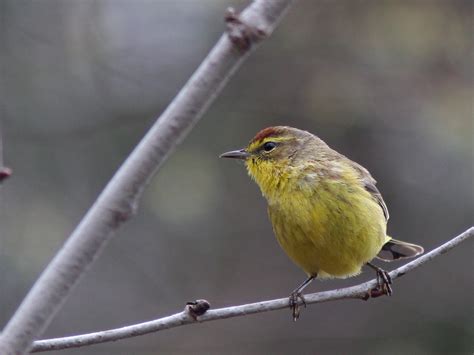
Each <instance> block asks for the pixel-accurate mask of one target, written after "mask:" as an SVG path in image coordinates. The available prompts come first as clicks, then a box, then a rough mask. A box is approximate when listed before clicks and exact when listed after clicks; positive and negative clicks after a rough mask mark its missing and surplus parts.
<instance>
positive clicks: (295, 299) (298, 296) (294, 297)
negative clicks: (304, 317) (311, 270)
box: [289, 275, 316, 322]
mask: <svg viewBox="0 0 474 355" xmlns="http://www.w3.org/2000/svg"><path fill="white" fill-rule="evenodd" d="M315 278H316V275H313V276H310V277H308V278H307V279H306V280H304V282H303V283H302V284H301V285H299V286H298V287H297V288H295V289H294V290H293V292H292V293H291V294H290V297H289V303H290V308H291V311H292V314H293V320H294V321H295V322H296V320H297V319H298V318H299V316H300V305H299V302H300V301H301V303H302V304H303V306H305V307H306V301H305V299H304V296H303V294H302V293H301V292H302V291H303V290H304V289H305V287H306V286H308V285H309V284H310V283H311V281H313V280H314V279H315Z"/></svg>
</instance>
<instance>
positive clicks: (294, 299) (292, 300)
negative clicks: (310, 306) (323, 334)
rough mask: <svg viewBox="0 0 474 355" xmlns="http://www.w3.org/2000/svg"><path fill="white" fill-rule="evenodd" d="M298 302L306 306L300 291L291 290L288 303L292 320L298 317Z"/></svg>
mask: <svg viewBox="0 0 474 355" xmlns="http://www.w3.org/2000/svg"><path fill="white" fill-rule="evenodd" d="M300 303H301V305H303V306H304V308H306V300H305V298H304V296H303V294H302V293H301V292H293V293H292V294H291V295H290V297H289V304H290V309H291V313H292V315H293V321H295V322H296V321H297V320H298V318H299V317H300Z"/></svg>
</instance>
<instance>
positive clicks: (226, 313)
mask: <svg viewBox="0 0 474 355" xmlns="http://www.w3.org/2000/svg"><path fill="white" fill-rule="evenodd" d="M473 236H474V227H471V228H469V229H468V230H466V231H465V232H463V233H461V234H460V235H458V236H457V237H455V238H453V239H451V240H450V241H448V242H446V243H444V244H443V245H441V246H440V247H438V248H436V249H434V250H432V251H430V252H429V253H426V254H425V255H422V256H420V257H419V258H418V259H416V260H413V261H412V262H409V263H407V264H405V265H403V266H400V267H399V268H398V269H395V270H393V271H391V272H390V276H391V277H392V279H396V278H398V277H401V276H403V275H405V274H406V273H407V272H409V271H411V270H414V269H416V268H418V267H420V266H422V265H423V264H425V263H427V262H428V261H430V260H432V259H434V258H436V257H438V256H440V255H442V254H444V253H446V252H447V251H449V250H451V249H452V248H454V247H455V246H457V245H459V244H460V243H462V242H464V241H466V240H468V239H469V238H472V237H473ZM375 285H376V280H371V281H368V282H364V283H362V284H360V285H357V286H352V287H347V288H342V289H338V290H332V291H326V292H318V293H312V294H308V295H305V301H306V303H307V304H312V303H321V302H328V301H337V300H343V299H354V298H355V299H364V300H366V299H368V298H367V296H368V295H369V293H370V291H371V290H372V289H373V287H374V286H375ZM197 302H202V303H204V305H205V302H206V301H203V300H199V301H197ZM283 308H288V298H280V299H276V300H271V301H263V302H257V303H250V304H245V305H241V306H234V307H226V308H219V309H214V310H209V311H207V312H205V313H204V314H203V315H201V316H195V315H193V314H190V312H189V311H188V309H187V308H186V309H185V310H184V311H183V312H180V313H176V314H173V315H171V316H168V317H164V318H160V319H156V320H152V321H149V322H144V323H140V324H134V325H130V326H126V327H122V328H117V329H110V330H105V331H100V332H96V333H89V334H83V335H76V336H70V337H65V338H55V339H47V340H40V341H36V342H34V346H33V349H32V352H41V351H48V350H60V349H68V348H78V347H82V346H87V345H92V344H99V343H105V342H110V341H116V340H120V339H125V338H132V337H136V336H140V335H144V334H148V333H154V332H158V331H160V330H165V329H170V328H175V327H179V326H182V325H187V324H194V323H201V322H208V321H212V320H218V319H225V318H233V317H242V316H246V315H249V314H254V313H262V312H268V311H275V310H278V309H283Z"/></svg>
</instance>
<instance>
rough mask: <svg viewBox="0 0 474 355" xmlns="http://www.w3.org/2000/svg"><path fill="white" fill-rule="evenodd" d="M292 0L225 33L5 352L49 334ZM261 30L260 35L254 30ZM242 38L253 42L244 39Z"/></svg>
mask: <svg viewBox="0 0 474 355" xmlns="http://www.w3.org/2000/svg"><path fill="white" fill-rule="evenodd" d="M291 2H292V0H257V1H254V2H252V4H251V5H249V6H248V7H247V8H246V9H245V10H244V11H243V12H242V13H241V14H240V15H239V16H238V19H237V18H235V19H234V20H235V21H234V22H233V24H228V26H230V27H229V28H228V31H229V32H232V36H228V35H227V34H224V35H222V37H221V38H220V39H219V41H218V42H217V43H216V45H215V46H214V48H213V49H212V50H211V52H210V53H209V55H208V56H207V57H206V58H205V60H204V61H203V62H202V64H201V65H200V66H199V68H198V69H197V70H196V72H195V73H194V74H193V75H192V76H191V78H190V79H189V81H188V82H187V83H186V85H185V86H184V87H183V88H182V89H181V91H180V92H179V93H178V95H177V96H176V97H175V98H174V100H173V101H172V102H171V104H170V105H169V106H168V107H167V109H166V110H165V112H163V114H162V115H161V116H160V117H159V118H158V120H157V122H156V123H155V124H154V125H153V127H152V128H151V129H150V131H149V132H148V133H147V134H146V136H145V137H144V138H143V139H142V141H141V142H140V143H139V145H138V146H137V147H136V148H135V150H134V151H133V152H132V153H131V155H130V156H129V157H128V158H127V160H126V161H125V162H124V164H123V165H122V166H121V167H120V169H119V170H118V171H117V173H116V174H115V176H114V177H113V178H112V180H111V181H110V182H109V183H108V185H107V186H106V188H105V189H104V190H103V192H102V193H101V194H100V196H99V198H98V199H97V200H96V202H95V203H94V205H93V206H92V207H91V209H90V210H89V211H88V212H87V214H86V215H85V217H84V218H83V219H82V221H81V222H80V224H79V225H78V226H77V228H76V229H75V230H74V232H73V233H72V234H71V236H70V237H69V238H68V240H67V241H66V243H65V244H64V246H63V247H62V248H61V250H60V251H59V252H58V253H57V254H56V256H55V257H54V259H53V260H52V261H51V262H50V264H49V265H48V267H47V268H46V270H45V271H44V272H43V274H42V275H41V276H40V277H39V279H38V280H37V281H36V283H35V285H34V286H33V288H32V289H31V290H30V292H29V293H28V295H27V296H26V298H25V299H24V300H23V302H22V304H21V305H20V307H19V308H18V310H17V311H16V312H15V314H14V315H13V317H12V318H11V319H10V321H9V322H8V324H7V325H6V327H5V329H4V331H3V333H2V334H1V335H0V354H1V355H13V354H24V353H25V352H27V351H28V349H29V347H30V346H31V344H32V341H33V340H34V339H37V338H38V337H40V336H41V334H42V332H43V331H44V329H45V328H46V326H47V325H48V324H49V323H50V321H51V320H52V318H53V317H54V315H55V314H56V312H57V311H58V310H59V309H60V307H61V306H62V304H63V303H64V301H65V300H66V297H67V296H68V295H69V294H70V292H71V289H72V288H73V287H74V286H75V285H76V284H77V282H78V280H79V278H80V277H81V276H82V275H83V274H84V273H85V271H86V270H87V268H88V267H89V266H90V265H91V264H92V262H93V261H94V259H96V258H97V257H98V255H99V252H100V251H101V249H103V248H104V247H105V245H106V244H107V242H108V241H109V240H110V238H111V236H112V235H113V233H114V232H115V231H116V230H117V229H118V228H119V227H120V226H121V225H122V224H123V223H124V222H125V221H127V220H128V219H129V218H130V217H131V216H132V215H133V213H134V212H135V210H136V206H137V200H138V198H139V197H140V195H141V192H142V191H143V189H144V188H145V186H146V185H147V183H148V181H149V180H150V179H151V177H152V176H153V175H154V173H155V172H156V171H157V169H158V168H159V167H160V166H161V165H162V164H163V162H164V161H165V160H166V158H167V157H168V156H169V155H170V154H171V152H172V151H173V150H174V148H175V147H176V146H177V145H178V144H179V143H180V142H181V141H182V140H183V139H184V137H185V136H186V135H187V134H188V133H189V131H190V130H191V129H192V127H193V126H194V125H195V124H196V123H197V121H198V120H199V118H201V116H202V115H203V113H204V112H205V111H206V109H207V108H208V107H209V105H210V104H211V103H212V102H213V101H214V99H215V98H216V96H217V94H218V93H219V92H220V91H221V90H222V88H223V87H224V85H225V84H226V83H227V81H228V80H229V79H230V77H231V76H232V74H234V73H235V71H236V70H237V68H238V67H239V66H240V65H241V64H242V62H243V61H244V59H246V58H247V57H248V54H249V53H250V52H251V50H252V49H253V48H255V47H256V46H255V45H256V44H257V42H259V41H260V40H261V39H262V38H263V37H264V36H263V35H265V36H267V35H269V34H270V33H271V32H272V30H273V29H274V27H275V26H276V24H277V23H278V20H279V19H280V18H281V17H282V16H283V14H284V13H285V11H286V10H287V8H288V7H289V5H290V4H291ZM255 33H258V34H261V35H262V36H260V37H259V36H255V35H252V34H255ZM241 43H246V44H248V45H247V46H245V47H244V46H242V45H239V44H241Z"/></svg>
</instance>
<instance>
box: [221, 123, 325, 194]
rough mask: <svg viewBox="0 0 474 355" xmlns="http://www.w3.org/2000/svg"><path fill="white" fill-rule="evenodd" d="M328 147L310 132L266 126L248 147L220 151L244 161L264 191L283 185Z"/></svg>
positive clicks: (222, 156)
mask: <svg viewBox="0 0 474 355" xmlns="http://www.w3.org/2000/svg"><path fill="white" fill-rule="evenodd" d="M318 148H322V149H323V150H325V149H329V148H328V147H327V145H326V144H325V143H324V142H323V141H322V140H320V139H319V138H317V137H316V136H314V135H313V134H311V133H309V132H307V131H303V130H300V129H297V128H292V127H287V126H275V127H268V128H265V129H263V130H261V131H260V132H258V133H257V135H256V136H255V137H254V138H253V139H252V140H251V141H250V143H249V144H248V145H247V147H245V148H243V149H239V150H233V151H230V152H227V153H224V154H221V156H220V157H221V158H233V159H241V160H244V161H245V165H246V166H247V170H248V172H249V175H250V176H251V177H252V178H253V179H254V180H255V181H256V182H257V184H258V185H259V186H260V188H261V189H262V191H263V193H264V194H266V193H265V192H266V191H267V190H271V189H275V188H276V187H277V186H280V187H282V183H283V182H284V181H285V180H288V179H289V178H291V177H292V176H293V175H297V174H298V173H299V172H298V167H301V166H302V165H304V164H305V163H306V162H307V161H308V160H309V159H310V158H312V157H314V155H315V152H318V151H320V150H321V149H318Z"/></svg>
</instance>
